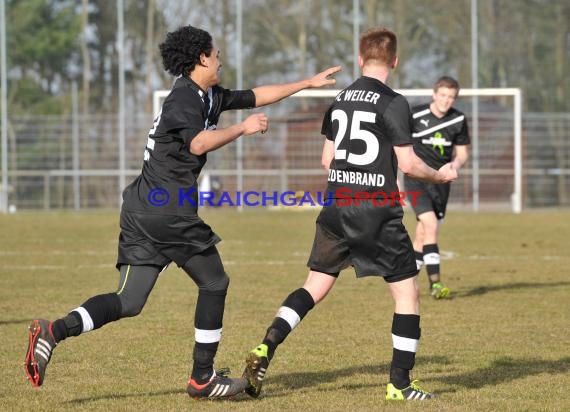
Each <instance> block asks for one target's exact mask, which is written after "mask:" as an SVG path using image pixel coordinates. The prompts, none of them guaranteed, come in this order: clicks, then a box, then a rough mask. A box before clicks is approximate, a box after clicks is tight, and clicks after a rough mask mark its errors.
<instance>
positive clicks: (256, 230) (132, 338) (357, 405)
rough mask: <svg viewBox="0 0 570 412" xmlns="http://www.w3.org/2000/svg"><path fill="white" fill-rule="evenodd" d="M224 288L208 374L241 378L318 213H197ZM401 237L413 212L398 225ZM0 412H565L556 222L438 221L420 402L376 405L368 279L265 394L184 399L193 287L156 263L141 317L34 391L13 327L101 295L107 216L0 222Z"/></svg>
mask: <svg viewBox="0 0 570 412" xmlns="http://www.w3.org/2000/svg"><path fill="white" fill-rule="evenodd" d="M203 217H204V218H205V220H206V221H207V222H208V223H209V224H210V225H211V226H212V227H213V228H214V230H215V231H216V232H217V233H218V234H219V235H220V236H221V237H222V238H223V239H224V241H223V242H222V243H221V244H220V246H219V248H220V252H221V254H222V257H223V260H224V263H225V266H226V270H227V272H228V273H229V275H230V277H231V284H230V291H229V296H228V299H227V305H226V315H225V319H224V333H223V339H222V343H221V348H220V352H219V355H218V357H217V365H216V366H218V367H223V366H227V367H230V368H231V369H232V372H233V375H240V374H241V372H242V369H243V366H244V362H243V359H244V356H245V354H246V352H247V351H248V350H249V349H251V348H252V347H253V346H255V345H256V344H257V343H258V342H259V341H260V339H261V338H262V337H263V335H264V332H265V329H266V327H267V326H268V324H269V323H270V322H271V320H272V318H273V315H274V314H275V312H276V310H277V308H278V306H279V305H280V304H281V302H282V300H283V299H284V298H285V297H286V296H287V294H288V293H290V292H291V291H292V290H293V289H295V288H297V287H300V286H301V285H302V282H303V281H304V279H305V276H306V273H307V269H306V267H305V261H306V259H307V257H308V253H309V250H310V246H311V242H312V236H313V230H314V220H315V217H316V212H298V213H293V212H281V211H277V212H270V211H254V210H252V209H250V210H246V211H245V212H244V213H236V212H235V211H233V210H212V209H209V210H205V211H204V212H203ZM406 223H407V226H408V227H409V228H410V229H412V228H413V221H412V216H411V214H409V213H408V214H407V215H406ZM0 228H1V230H0V336H1V337H2V340H1V345H0V359H1V365H2V368H1V369H0V381H1V382H2V385H0V410H2V411H11V410H36V411H48V410H49V411H56V410H106V411H119V410H120V411H130V410H133V411H134V410H144V411H151V410H153V411H159V410H160V411H163V410H206V411H209V410H212V411H214V410H215V411H223V410H236V411H249V410H264V411H289V410H305V411H352V410H362V411H372V410H416V409H419V408H421V409H422V410H434V411H435V410H438V411H439V410H465V411H474V410H478V411H507V410H508V411H527V410H528V411H563V410H569V409H570V391H569V390H568V388H569V387H570V349H569V344H568V342H570V276H569V269H568V268H569V267H570V253H568V237H569V234H570V212H568V211H545V212H543V211H532V212H524V213H522V214H521V215H513V214H490V213H489V214H487V213H481V214H472V213H460V212H452V213H450V214H449V216H448V217H447V218H446V221H445V224H444V226H443V228H442V232H441V242H440V248H441V250H442V258H443V261H442V270H443V276H444V280H445V282H446V284H447V285H449V287H450V288H451V289H452V291H453V299H451V300H447V301H433V300H431V299H430V298H429V297H428V296H427V279H426V275H425V272H422V274H421V278H420V279H421V285H422V339H421V342H420V348H419V352H418V358H417V363H416V368H415V372H414V377H415V378H418V379H420V380H421V383H422V385H423V386H425V387H426V388H427V389H430V390H433V391H434V392H436V393H437V394H438V395H439V397H438V399H437V400H435V401H433V402H430V403H428V404H426V403H422V404H417V403H411V404H406V405H403V404H401V403H397V404H388V403H387V402H385V401H384V400H383V397H384V388H385V384H386V381H387V378H388V368H389V361H390V358H391V352H392V347H391V345H392V344H391V338H390V325H391V320H392V312H393V305H392V302H391V298H390V296H389V293H388V290H387V287H386V286H385V285H384V282H383V281H382V280H381V279H377V278H365V279H356V278H355V277H354V273H353V272H352V270H347V271H345V272H343V273H342V275H341V278H340V279H339V281H338V282H337V285H336V286H335V288H334V289H333V291H332V292H331V295H330V296H329V297H327V299H325V300H324V301H323V302H322V303H321V304H320V305H318V306H317V308H316V309H315V310H313V311H312V312H311V313H309V315H308V317H307V318H306V319H305V320H304V321H303V322H302V323H301V325H300V326H299V327H298V328H297V330H295V332H294V333H293V334H292V335H291V336H290V337H289V338H288V340H287V341H286V342H285V344H284V345H283V346H281V347H280V348H279V350H278V352H277V355H276V357H275V359H274V360H273V362H272V364H271V365H270V368H269V371H268V375H267V378H266V381H265V385H264V390H263V396H262V398H260V399H258V400H253V399H250V398H248V397H246V396H244V397H243V398H241V397H240V398H238V399H236V400H234V401H200V402H198V401H194V400H192V399H190V398H189V397H188V396H187V395H186V393H185V386H186V380H187V378H188V373H189V366H190V358H191V348H192V343H193V313H194V303H195V300H196V288H195V286H194V285H193V284H192V282H191V281H190V280H189V279H188V278H187V277H186V275H185V274H184V272H182V271H181V270H179V269H177V268H176V267H170V268H169V269H168V270H167V271H166V272H164V273H163V274H162V275H161V277H160V279H159V281H158V282H157V285H156V287H155V290H154V292H153V293H152V294H151V296H150V298H149V301H148V303H147V306H146V307H145V309H144V310H143V313H142V314H141V315H140V316H138V317H136V318H132V319H124V320H121V321H119V322H116V323H113V324H110V325H107V326H105V327H104V328H102V329H100V330H97V331H94V332H91V333H89V334H87V335H83V336H80V337H79V338H71V339H69V340H67V341H65V342H63V343H62V344H61V345H60V346H59V347H57V348H56V350H55V352H54V356H53V358H52V362H51V363H50V365H49V367H48V370H47V375H46V380H45V383H44V386H43V387H42V388H41V389H39V390H38V389H34V388H32V387H31V385H29V384H28V383H27V382H26V381H25V377H24V371H23V360H24V355H25V350H26V346H27V334H26V327H27V324H28V323H29V321H30V320H31V319H32V318H34V317H46V318H49V319H53V318H56V317H59V316H61V315H64V314H65V313H67V311H69V310H71V309H73V308H75V307H77V306H79V305H80V304H81V303H83V302H84V301H85V300H86V299H87V298H89V297H91V296H92V295H94V294H98V293H106V292H110V291H114V290H115V289H116V287H117V283H118V275H117V272H116V270H115V269H114V264H115V258H116V248H117V237H118V213H117V212H108V213H107V212H99V213H57V214H56V213H54V214H49V213H19V214H15V215H0Z"/></svg>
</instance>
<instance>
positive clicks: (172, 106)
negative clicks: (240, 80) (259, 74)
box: [123, 77, 255, 216]
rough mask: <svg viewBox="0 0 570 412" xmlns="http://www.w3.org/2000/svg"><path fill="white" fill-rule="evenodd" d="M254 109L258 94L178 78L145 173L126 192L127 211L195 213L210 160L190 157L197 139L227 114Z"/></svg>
mask: <svg viewBox="0 0 570 412" xmlns="http://www.w3.org/2000/svg"><path fill="white" fill-rule="evenodd" d="M253 107H255V95H254V93H253V91H252V90H241V91H239V90H228V89H224V88H222V87H219V86H214V87H211V88H210V89H208V92H207V93H206V92H204V91H203V90H202V89H200V87H198V85H197V84H196V83H194V82H193V81H192V80H190V79H187V78H185V77H179V78H178V79H176V81H175V83H174V86H173V88H172V91H171V92H170V94H169V95H168V96H167V97H166V99H165V100H164V103H163V104H162V109H161V111H160V113H159V114H158V116H157V117H156V119H155V120H154V124H153V127H152V129H151V130H150V132H149V136H148V141H147V145H146V149H145V152H144V162H143V168H142V172H141V174H140V175H139V176H138V177H137V178H136V179H135V180H134V181H133V182H132V183H131V184H130V185H129V186H127V187H126V188H125V190H124V191H123V209H125V210H131V211H144V212H146V213H154V214H163V215H178V216H192V215H195V214H196V211H197V204H198V202H197V199H198V193H197V192H198V190H197V179H198V176H199V174H200V171H201V170H202V167H203V166H204V164H205V163H206V158H207V157H206V154H203V155H200V156H197V155H194V154H192V153H190V143H191V142H192V139H193V138H194V137H195V136H196V135H197V134H198V133H200V132H201V131H203V130H206V129H208V130H212V129H215V128H216V127H217V123H218V119H219V116H220V113H221V112H223V111H225V110H231V109H249V108H253ZM189 199H192V201H190V200H189Z"/></svg>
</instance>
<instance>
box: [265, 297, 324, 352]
mask: <svg viewBox="0 0 570 412" xmlns="http://www.w3.org/2000/svg"><path fill="white" fill-rule="evenodd" d="M313 307H315V301H314V300H313V297H312V296H311V294H310V293H309V292H308V291H307V289H304V288H299V289H297V290H295V291H294V292H293V293H291V294H290V295H289V296H287V298H286V299H285V300H284V301H283V304H282V305H281V307H280V308H279V311H277V316H276V317H275V318H274V319H273V322H272V323H271V326H270V327H269V328H268V329H267V333H266V335H265V338H264V339H263V343H264V344H266V345H267V347H268V351H267V357H268V359H269V360H271V358H273V355H274V354H275V350H276V349H277V346H279V345H280V344H281V343H282V342H283V341H284V340H285V338H286V337H287V336H288V335H289V333H291V331H292V330H293V329H294V328H295V327H296V326H297V325H298V324H299V322H301V320H303V318H304V317H305V315H307V313H308V312H309V311H310V310H311V309H313Z"/></svg>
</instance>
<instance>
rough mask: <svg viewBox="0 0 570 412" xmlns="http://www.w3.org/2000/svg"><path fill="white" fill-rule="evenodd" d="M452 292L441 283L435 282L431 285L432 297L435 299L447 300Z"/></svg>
mask: <svg viewBox="0 0 570 412" xmlns="http://www.w3.org/2000/svg"><path fill="white" fill-rule="evenodd" d="M449 293H450V290H449V288H446V287H445V286H443V283H441V282H435V283H434V284H433V285H431V289H430V295H431V296H432V298H434V299H445V298H447V297H448V296H449Z"/></svg>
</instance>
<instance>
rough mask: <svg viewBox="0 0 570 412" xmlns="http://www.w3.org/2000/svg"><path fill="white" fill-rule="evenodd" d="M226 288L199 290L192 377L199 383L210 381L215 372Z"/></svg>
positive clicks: (195, 315)
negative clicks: (215, 358) (215, 359)
mask: <svg viewBox="0 0 570 412" xmlns="http://www.w3.org/2000/svg"><path fill="white" fill-rule="evenodd" d="M226 292H227V291H226V290H222V291H217V292H216V291H207V290H200V291H199V292H198V301H197V302H196V312H195V314H194V327H195V344H194V352H193V356H192V357H193V361H194V362H193V365H192V378H193V379H194V380H195V381H196V383H198V384H203V383H206V382H208V380H209V379H210V378H211V376H212V374H213V372H214V357H215V356H216V352H217V351H218V345H219V343H220V339H221V338H222V320H223V317H224V306H225V300H226Z"/></svg>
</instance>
